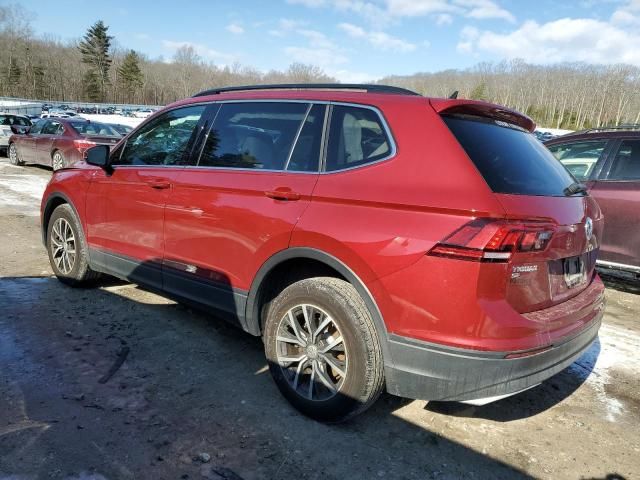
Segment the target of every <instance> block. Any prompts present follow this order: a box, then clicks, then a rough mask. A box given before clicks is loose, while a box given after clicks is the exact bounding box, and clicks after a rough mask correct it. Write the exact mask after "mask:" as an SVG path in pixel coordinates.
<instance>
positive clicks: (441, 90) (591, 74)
mask: <svg viewBox="0 0 640 480" xmlns="http://www.w3.org/2000/svg"><path fill="white" fill-rule="evenodd" d="M380 82H381V83H388V84H391V85H397V86H400V87H405V88H409V89H411V90H414V91H416V92H418V93H422V94H424V95H428V96H437V97H447V96H449V95H450V94H452V93H453V92H454V91H456V90H457V91H458V92H459V95H458V98H471V99H475V100H486V101H489V102H493V103H498V104H500V105H505V106H508V107H511V108H514V109H516V110H518V111H521V112H524V113H526V114H527V115H529V116H530V117H531V118H533V119H534V120H535V121H536V123H537V124H538V125H541V126H545V127H548V128H566V129H572V130H580V129H584V128H593V127H601V126H605V125H606V126H611V125H621V124H638V123H640V69H639V68H637V67H634V66H631V65H589V64H584V63H559V64H554V65H531V64H527V63H525V62H524V61H522V60H513V61H509V62H506V61H505V62H500V63H480V64H478V65H476V66H475V67H473V68H470V69H467V70H445V71H442V72H438V73H416V74H414V75H409V76H390V77H386V78H383V79H381V80H380Z"/></svg>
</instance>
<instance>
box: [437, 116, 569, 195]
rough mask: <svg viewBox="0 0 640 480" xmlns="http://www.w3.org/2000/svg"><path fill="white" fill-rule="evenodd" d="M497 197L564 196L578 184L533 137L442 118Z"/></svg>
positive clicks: (493, 123) (483, 121)
mask: <svg viewBox="0 0 640 480" xmlns="http://www.w3.org/2000/svg"><path fill="white" fill-rule="evenodd" d="M442 118H443V119H444V122H445V123H446V124H447V126H448V127H449V129H450V130H451V132H452V133H453V135H454V136H455V137H456V139H457V140H458V142H459V143H460V145H462V147H463V148H464V150H465V151H466V152H467V155H468V156H469V158H470V159H471V161H472V162H473V163H474V164H475V166H476V168H477V169H478V170H479V171H480V173H481V174H482V176H483V177H484V179H485V181H486V182H487V184H489V187H490V188H491V189H492V190H493V191H494V192H495V193H508V194H514V195H543V196H564V195H565V194H564V189H565V188H567V187H568V186H569V185H571V184H572V183H574V182H575V179H574V178H573V177H572V176H571V174H570V173H569V172H568V171H567V169H566V168H565V167H564V166H563V165H562V164H561V163H560V162H559V161H558V160H556V158H555V157H554V156H553V155H552V154H551V152H549V150H547V148H546V147H545V146H544V145H542V144H541V143H540V142H539V141H538V140H537V139H536V138H535V136H534V135H533V134H531V133H529V132H527V131H526V130H522V129H521V128H519V127H517V126H515V125H510V124H507V123H504V122H501V121H499V120H493V119H490V118H484V117H476V116H468V115H446V116H443V117H442Z"/></svg>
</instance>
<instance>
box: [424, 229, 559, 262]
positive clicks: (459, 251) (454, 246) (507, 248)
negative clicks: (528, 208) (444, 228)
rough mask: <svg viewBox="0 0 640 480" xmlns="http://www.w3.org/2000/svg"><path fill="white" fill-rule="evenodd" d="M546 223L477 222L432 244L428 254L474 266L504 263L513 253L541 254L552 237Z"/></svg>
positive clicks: (552, 230)
mask: <svg viewBox="0 0 640 480" xmlns="http://www.w3.org/2000/svg"><path fill="white" fill-rule="evenodd" d="M553 232H554V226H553V225H551V224H549V223H538V222H527V221H509V220H493V219H486V218H477V219H475V220H472V221H470V222H469V223H467V224H465V225H463V226H462V227H460V228H459V229H458V230H456V231H455V232H453V233H452V234H451V235H450V236H448V237H447V238H445V239H444V240H442V241H441V242H440V243H438V244H436V245H435V246H434V247H433V248H432V249H431V250H430V251H429V253H428V255H433V256H437V257H448V258H457V259H459V260H471V261H475V262H507V261H509V259H510V258H511V255H512V254H513V252H541V251H543V250H545V249H546V248H547V245H549V242H550V241H551V237H552V236H553Z"/></svg>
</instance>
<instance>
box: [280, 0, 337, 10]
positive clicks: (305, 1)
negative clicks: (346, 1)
mask: <svg viewBox="0 0 640 480" xmlns="http://www.w3.org/2000/svg"><path fill="white" fill-rule="evenodd" d="M287 3H290V4H292V5H304V6H305V7H311V8H315V7H322V6H324V5H326V3H327V2H326V1H325V0H287Z"/></svg>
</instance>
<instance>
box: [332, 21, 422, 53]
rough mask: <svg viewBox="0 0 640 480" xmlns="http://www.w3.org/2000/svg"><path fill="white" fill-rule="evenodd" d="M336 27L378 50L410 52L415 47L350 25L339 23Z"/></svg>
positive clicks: (398, 39) (379, 33)
mask: <svg viewBox="0 0 640 480" xmlns="http://www.w3.org/2000/svg"><path fill="white" fill-rule="evenodd" d="M338 27H339V28H340V29H341V30H343V31H344V32H345V33H346V34H347V35H349V36H350V37H353V38H359V39H363V40H365V41H367V42H368V43H370V44H371V45H373V46H374V47H376V48H378V49H380V50H385V51H386V50H391V51H396V52H412V51H414V50H415V49H416V46H415V45H414V44H413V43H409V42H406V41H404V40H402V39H400V38H396V37H393V36H391V35H389V34H388V33H385V32H380V31H373V32H370V31H366V30H364V29H363V28H362V27H358V26H357V25H353V24H351V23H341V24H340V25H338Z"/></svg>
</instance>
